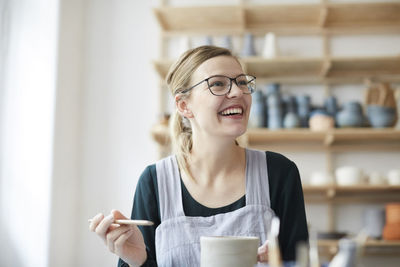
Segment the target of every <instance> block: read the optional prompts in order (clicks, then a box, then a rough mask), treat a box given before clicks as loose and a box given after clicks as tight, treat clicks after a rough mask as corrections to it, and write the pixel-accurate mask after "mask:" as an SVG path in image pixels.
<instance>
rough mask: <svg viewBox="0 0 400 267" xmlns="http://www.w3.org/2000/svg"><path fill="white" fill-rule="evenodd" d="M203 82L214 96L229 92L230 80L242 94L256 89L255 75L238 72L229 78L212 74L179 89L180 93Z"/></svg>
mask: <svg viewBox="0 0 400 267" xmlns="http://www.w3.org/2000/svg"><path fill="white" fill-rule="evenodd" d="M203 82H207V85H208V89H209V90H210V92H211V93H212V94H213V95H216V96H222V95H227V94H229V92H230V91H231V89H232V82H235V84H236V85H237V86H238V87H239V88H240V89H241V90H242V92H243V94H251V93H253V92H254V91H255V90H256V77H254V76H251V75H246V74H240V75H239V76H237V77H235V78H230V77H227V76H224V75H214V76H211V77H208V78H207V79H204V80H202V81H201V82H198V83H196V84H195V85H193V86H192V87H190V88H187V89H184V90H182V91H180V93H182V94H184V93H187V92H189V91H190V90H192V89H193V88H194V87H196V86H198V85H200V84H201V83H203Z"/></svg>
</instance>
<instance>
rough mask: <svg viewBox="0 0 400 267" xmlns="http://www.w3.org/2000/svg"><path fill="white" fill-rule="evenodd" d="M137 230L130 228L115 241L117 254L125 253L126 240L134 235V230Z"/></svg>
mask: <svg viewBox="0 0 400 267" xmlns="http://www.w3.org/2000/svg"><path fill="white" fill-rule="evenodd" d="M134 231H135V230H134V229H133V228H131V229H129V230H128V231H126V232H125V233H123V234H122V235H120V236H119V237H118V238H117V239H116V240H115V241H114V250H115V252H114V253H115V254H117V255H122V253H123V247H124V244H125V242H126V240H128V238H129V237H131V236H132V234H133V232H134Z"/></svg>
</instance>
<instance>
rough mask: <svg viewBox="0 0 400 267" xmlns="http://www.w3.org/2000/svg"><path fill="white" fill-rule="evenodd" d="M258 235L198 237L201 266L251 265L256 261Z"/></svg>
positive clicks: (237, 266) (251, 266)
mask: <svg viewBox="0 0 400 267" xmlns="http://www.w3.org/2000/svg"><path fill="white" fill-rule="evenodd" d="M259 243H260V240H259V238H258V237H245V236H202V237H200V247H201V252H200V262H201V267H253V266H254V265H255V264H256V263H257V250H258V246H259Z"/></svg>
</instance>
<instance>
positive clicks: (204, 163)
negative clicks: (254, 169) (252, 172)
mask: <svg viewBox="0 0 400 267" xmlns="http://www.w3.org/2000/svg"><path fill="white" fill-rule="evenodd" d="M188 163H189V168H190V172H191V174H192V176H193V178H194V179H195V180H196V182H197V183H201V184H203V185H207V184H213V183H215V182H216V179H226V178H228V179H229V174H231V173H232V172H237V171H238V170H242V169H243V168H245V163H246V155H245V149H244V148H242V147H240V146H238V145H237V144H236V143H235V140H232V139H231V140H227V139H224V140H208V141H207V142H200V141H196V140H193V146H192V152H191V155H190V158H189V161H188Z"/></svg>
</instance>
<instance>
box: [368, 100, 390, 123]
mask: <svg viewBox="0 0 400 267" xmlns="http://www.w3.org/2000/svg"><path fill="white" fill-rule="evenodd" d="M367 115H368V119H369V122H370V124H371V126H372V127H374V128H384V127H392V126H393V125H394V123H395V122H396V109H395V108H390V107H384V106H379V105H369V106H368V107H367Z"/></svg>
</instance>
